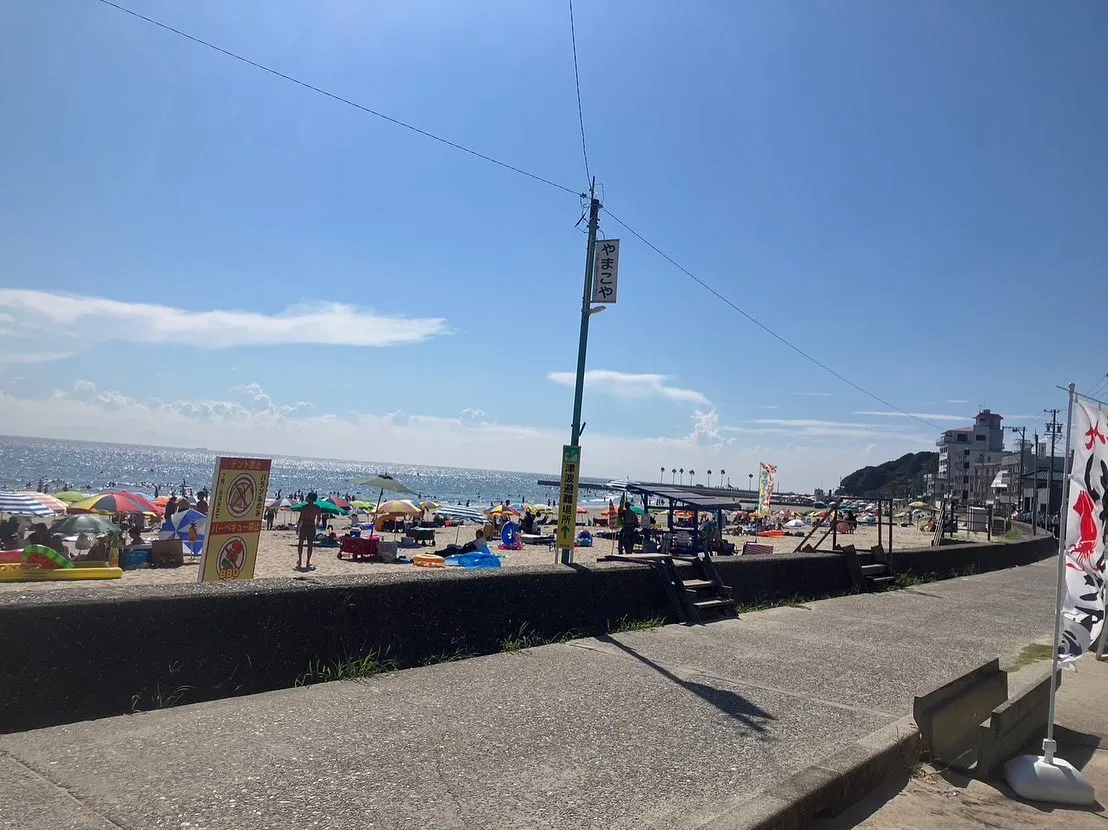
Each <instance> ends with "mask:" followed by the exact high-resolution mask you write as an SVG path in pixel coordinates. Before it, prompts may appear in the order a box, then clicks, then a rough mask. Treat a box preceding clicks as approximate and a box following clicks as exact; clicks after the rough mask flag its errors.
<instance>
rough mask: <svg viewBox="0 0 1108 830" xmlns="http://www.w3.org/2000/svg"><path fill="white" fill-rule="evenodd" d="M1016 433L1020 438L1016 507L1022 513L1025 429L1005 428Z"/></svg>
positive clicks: (1025, 447)
mask: <svg viewBox="0 0 1108 830" xmlns="http://www.w3.org/2000/svg"><path fill="white" fill-rule="evenodd" d="M1005 429H1010V430H1012V432H1014V433H1016V434H1017V435H1019V437H1020V477H1019V505H1018V506H1017V507H1016V512H1017V513H1022V512H1023V456H1024V453H1026V452H1027V427H1005Z"/></svg>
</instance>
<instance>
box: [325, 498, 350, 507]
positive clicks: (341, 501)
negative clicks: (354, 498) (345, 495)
mask: <svg viewBox="0 0 1108 830" xmlns="http://www.w3.org/2000/svg"><path fill="white" fill-rule="evenodd" d="M324 501H329V502H331V504H333V505H335V506H336V507H338V508H340V509H341V510H349V509H350V502H348V501H347V500H346V499H342V498H339V497H338V496H328V497H327V498H325V499H324Z"/></svg>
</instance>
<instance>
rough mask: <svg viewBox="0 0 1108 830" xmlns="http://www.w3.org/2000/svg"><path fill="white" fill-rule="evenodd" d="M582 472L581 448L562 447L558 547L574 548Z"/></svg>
mask: <svg viewBox="0 0 1108 830" xmlns="http://www.w3.org/2000/svg"><path fill="white" fill-rule="evenodd" d="M580 474H581V448H580V447H571V446H570V445H568V444H566V445H565V446H563V447H562V486H561V489H560V491H559V492H560V495H559V497H558V541H557V544H558V547H559V548H573V541H574V539H575V538H576V536H577V482H578V478H579V476H580Z"/></svg>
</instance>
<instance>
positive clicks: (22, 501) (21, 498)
mask: <svg viewBox="0 0 1108 830" xmlns="http://www.w3.org/2000/svg"><path fill="white" fill-rule="evenodd" d="M0 513H7V514H9V515H12V516H36V517H38V518H43V519H45V518H46V517H48V516H53V515H54V511H53V510H52V509H51V508H49V507H47V506H46V505H45V504H43V503H42V502H40V501H39V500H38V499H34V498H31V497H30V496H28V495H27V494H26V493H0Z"/></svg>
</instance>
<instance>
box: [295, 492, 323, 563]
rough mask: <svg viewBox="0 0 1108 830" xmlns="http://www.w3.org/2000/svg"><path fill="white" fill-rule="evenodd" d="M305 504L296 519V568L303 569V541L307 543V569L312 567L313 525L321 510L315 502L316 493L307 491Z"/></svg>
mask: <svg viewBox="0 0 1108 830" xmlns="http://www.w3.org/2000/svg"><path fill="white" fill-rule="evenodd" d="M306 501H307V504H305V505H304V507H303V509H302V510H301V511H300V518H299V519H297V521H296V531H297V533H296V536H297V539H298V541H297V543H296V570H298V571H301V570H304V567H305V566H304V565H303V564H302V561H303V556H304V543H305V542H307V543H308V564H307V569H308V570H309V571H310V570H311V569H312V546H313V545H315V525H316V522H317V521H318V520H319V517H320V514H321V513H323V511H322V510H321V509H320V508H319V505H317V504H316V503H315V502H316V494H315V493H308V498H307V500H306Z"/></svg>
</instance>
